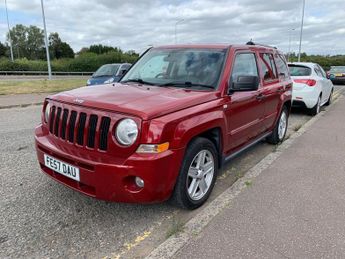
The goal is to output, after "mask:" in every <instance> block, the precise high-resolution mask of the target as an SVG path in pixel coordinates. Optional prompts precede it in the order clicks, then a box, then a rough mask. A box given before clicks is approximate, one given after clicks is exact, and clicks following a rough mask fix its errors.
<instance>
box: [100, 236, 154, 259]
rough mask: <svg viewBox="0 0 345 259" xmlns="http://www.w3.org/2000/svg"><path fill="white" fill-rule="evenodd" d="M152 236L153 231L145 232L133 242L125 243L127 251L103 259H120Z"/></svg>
mask: <svg viewBox="0 0 345 259" xmlns="http://www.w3.org/2000/svg"><path fill="white" fill-rule="evenodd" d="M150 235H151V231H144V233H143V234H142V235H139V236H137V237H136V238H135V239H134V241H133V242H131V243H125V244H124V245H123V247H125V249H124V250H123V251H122V252H120V253H118V254H112V255H111V256H104V257H103V258H102V259H120V258H121V256H123V255H124V254H125V253H127V252H128V251H130V250H131V249H132V248H133V247H136V246H137V245H139V244H140V243H141V242H142V241H144V240H145V239H146V238H148V237H149V236H150Z"/></svg>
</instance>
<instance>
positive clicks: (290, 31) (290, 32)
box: [288, 29, 295, 62]
mask: <svg viewBox="0 0 345 259" xmlns="http://www.w3.org/2000/svg"><path fill="white" fill-rule="evenodd" d="M293 31H295V29H291V30H289V51H288V62H290V55H291V34H292V32H293Z"/></svg>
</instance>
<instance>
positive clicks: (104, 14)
mask: <svg viewBox="0 0 345 259" xmlns="http://www.w3.org/2000/svg"><path fill="white" fill-rule="evenodd" d="M344 3H345V2H344V0H327V1H325V0H306V9H305V20H304V31H303V41H302V52H306V53H308V54H322V55H327V54H330V55H336V54H345V7H344ZM7 5H8V12H9V22H10V26H14V25H16V24H19V23H21V24H24V25H36V26H38V27H41V28H43V23H42V16H41V5H40V0H30V1H28V0H7ZM44 5H45V13H46V23H47V31H48V33H50V32H58V33H59V35H60V37H61V38H62V40H63V41H66V42H67V43H69V44H70V45H71V47H72V48H73V49H74V51H75V52H77V51H79V50H80V49H81V48H82V47H86V46H89V45H91V44H105V45H111V46H114V47H120V48H121V49H123V50H126V51H127V50H135V51H136V52H139V53H140V52H142V51H144V50H145V49H146V48H147V47H148V46H150V45H153V46H159V45H167V44H174V43H175V27H176V41H177V43H178V44H185V43H187V44H189V43H227V44H244V43H246V42H247V41H249V40H250V39H253V41H254V42H259V43H262V44H268V45H272V46H276V47H278V48H279V49H280V50H282V51H283V52H288V50H289V39H291V45H290V46H291V47H290V48H291V51H292V52H298V44H299V33H300V24H301V16H302V0H218V1H217V0H215V1H211V0H189V1H188V0H175V1H173V0H137V1H135V0H121V1H120V0H44ZM6 33H7V22H6V13H5V4H4V1H1V3H0V41H1V42H4V41H5V40H6Z"/></svg>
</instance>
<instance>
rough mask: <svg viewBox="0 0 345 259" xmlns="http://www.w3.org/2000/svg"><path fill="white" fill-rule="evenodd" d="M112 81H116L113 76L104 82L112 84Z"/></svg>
mask: <svg viewBox="0 0 345 259" xmlns="http://www.w3.org/2000/svg"><path fill="white" fill-rule="evenodd" d="M112 82H114V78H113V77H112V78H109V79H108V80H107V81H105V82H104V83H105V84H110V83H112Z"/></svg>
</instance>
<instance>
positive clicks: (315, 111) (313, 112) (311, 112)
mask: <svg viewBox="0 0 345 259" xmlns="http://www.w3.org/2000/svg"><path fill="white" fill-rule="evenodd" d="M320 109H321V95H320V96H319V98H318V99H317V103H316V104H315V106H314V107H313V108H311V109H309V115H311V116H315V115H317V114H319V112H320Z"/></svg>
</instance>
